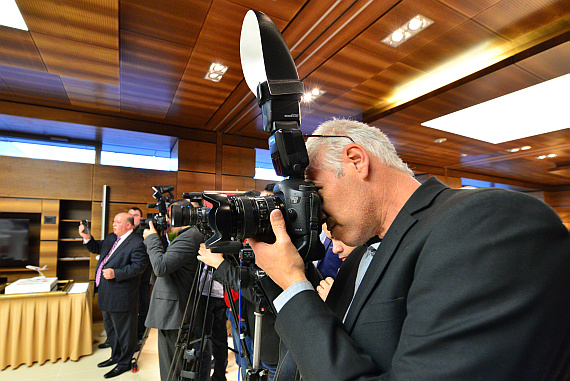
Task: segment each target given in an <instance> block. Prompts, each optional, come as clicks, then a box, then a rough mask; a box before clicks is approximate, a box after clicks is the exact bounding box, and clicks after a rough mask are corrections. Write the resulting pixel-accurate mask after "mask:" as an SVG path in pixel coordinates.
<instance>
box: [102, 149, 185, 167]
mask: <svg viewBox="0 0 570 381" xmlns="http://www.w3.org/2000/svg"><path fill="white" fill-rule="evenodd" d="M101 164H102V165H113V166H120V167H131V168H143V169H156V170H160V171H177V170H178V162H177V160H175V159H171V158H170V151H161V150H153V149H146V148H136V147H127V146H118V145H112V144H103V146H102V148H101Z"/></svg>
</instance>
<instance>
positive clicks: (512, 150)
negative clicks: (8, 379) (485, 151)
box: [507, 146, 532, 152]
mask: <svg viewBox="0 0 570 381" xmlns="http://www.w3.org/2000/svg"><path fill="white" fill-rule="evenodd" d="M531 148H532V147H531V146H523V147H516V148H510V149H508V150H507V152H519V151H526V150H527V149H531Z"/></svg>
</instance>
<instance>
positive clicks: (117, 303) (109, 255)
mask: <svg viewBox="0 0 570 381" xmlns="http://www.w3.org/2000/svg"><path fill="white" fill-rule="evenodd" d="M133 228H134V225H133V217H132V216H130V215H129V214H128V213H119V214H117V215H116V216H115V218H114V219H113V233H111V234H109V235H108V236H107V237H105V239H104V240H103V241H96V240H94V239H93V237H92V236H91V234H87V233H86V232H85V226H84V225H83V224H81V225H79V235H81V237H83V244H84V245H85V247H86V248H87V250H89V252H91V253H95V254H100V256H99V261H98V262H97V270H96V273H95V287H96V288H97V293H98V304H99V309H100V310H101V312H102V314H103V324H104V326H105V331H106V332H107V339H108V340H109V344H110V346H111V358H109V359H108V360H105V361H103V362H101V363H99V364H97V366H98V367H100V368H103V367H107V366H111V365H115V364H116V366H115V367H114V368H113V369H112V370H111V371H110V372H108V373H106V374H105V376H104V377H105V378H111V377H116V376H118V375H120V374H122V373H125V372H127V371H129V370H131V360H132V357H133V354H134V352H135V350H136V342H137V336H136V335H137V314H138V300H139V299H138V298H139V285H140V277H141V274H143V273H144V271H145V270H146V268H147V266H148V256H147V254H146V250H145V247H144V245H143V242H142V239H141V238H140V237H139V236H138V235H136V234H132V233H133Z"/></svg>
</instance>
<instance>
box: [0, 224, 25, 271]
mask: <svg viewBox="0 0 570 381" xmlns="http://www.w3.org/2000/svg"><path fill="white" fill-rule="evenodd" d="M29 237H30V220H27V219H16V218H0V266H2V265H4V264H8V263H11V264H16V263H21V264H22V265H26V264H27V262H28V261H29V254H30V253H29Z"/></svg>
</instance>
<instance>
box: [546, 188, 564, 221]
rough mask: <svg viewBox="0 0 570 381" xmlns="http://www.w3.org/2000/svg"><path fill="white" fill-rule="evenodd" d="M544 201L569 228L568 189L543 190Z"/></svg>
mask: <svg viewBox="0 0 570 381" xmlns="http://www.w3.org/2000/svg"><path fill="white" fill-rule="evenodd" d="M544 201H545V202H546V203H547V204H548V205H550V206H551V207H552V208H553V209H554V210H555V211H556V213H558V215H559V216H560V218H561V219H562V222H564V225H566V227H567V228H568V229H570V191H556V192H547V191H545V192H544Z"/></svg>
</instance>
